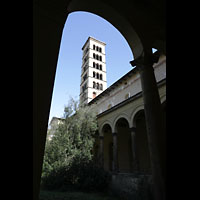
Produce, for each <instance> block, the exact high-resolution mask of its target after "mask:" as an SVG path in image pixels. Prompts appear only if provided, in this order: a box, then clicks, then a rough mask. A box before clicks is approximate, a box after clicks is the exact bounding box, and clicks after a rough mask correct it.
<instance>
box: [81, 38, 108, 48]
mask: <svg viewBox="0 0 200 200" xmlns="http://www.w3.org/2000/svg"><path fill="white" fill-rule="evenodd" d="M90 39H91V40H93V41H95V42H98V43H101V44H103V45H106V43H105V42H102V41H100V40H97V39H95V38H94V37H91V36H89V37H88V39H87V41H86V42H85V44H84V45H83V47H82V50H83V49H84V47H85V45H86V44H87V43H88V41H89V40H90Z"/></svg>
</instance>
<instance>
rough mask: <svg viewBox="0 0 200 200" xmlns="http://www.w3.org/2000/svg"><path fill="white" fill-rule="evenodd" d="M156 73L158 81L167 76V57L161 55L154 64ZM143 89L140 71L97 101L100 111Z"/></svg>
mask: <svg viewBox="0 0 200 200" xmlns="http://www.w3.org/2000/svg"><path fill="white" fill-rule="evenodd" d="M154 73H155V76H156V81H157V82H159V81H160V80H162V79H165V77H166V57H165V56H161V57H160V59H159V62H158V63H157V64H154ZM140 91H142V88H141V81H140V75H139V72H136V73H135V74H133V75H131V77H127V79H126V80H123V81H122V82H121V83H119V84H118V86H117V87H116V88H114V89H113V90H112V91H111V92H109V93H108V94H106V95H105V96H104V97H101V98H100V99H99V100H98V101H97V102H96V106H97V110H98V113H99V114H100V113H102V112H104V111H105V110H107V109H108V108H111V107H113V106H115V105H117V104H119V103H120V102H122V101H124V100H125V99H126V98H129V97H131V96H134V95H135V94H137V93H138V92H140Z"/></svg>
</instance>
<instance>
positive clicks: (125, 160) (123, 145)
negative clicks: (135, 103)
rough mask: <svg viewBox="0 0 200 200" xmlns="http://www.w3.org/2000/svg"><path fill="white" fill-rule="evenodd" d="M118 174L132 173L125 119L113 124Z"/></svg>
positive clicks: (128, 130) (128, 129)
mask: <svg viewBox="0 0 200 200" xmlns="http://www.w3.org/2000/svg"><path fill="white" fill-rule="evenodd" d="M115 130H116V136H117V155H118V170H119V172H125V173H129V172H131V171H132V151H131V132H130V127H129V123H128V121H127V119H125V118H119V119H118V120H117V122H116V124H115Z"/></svg>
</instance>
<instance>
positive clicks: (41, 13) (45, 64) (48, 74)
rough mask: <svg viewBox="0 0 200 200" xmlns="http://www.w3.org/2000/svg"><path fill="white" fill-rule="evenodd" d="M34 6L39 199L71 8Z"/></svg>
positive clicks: (35, 157) (35, 186)
mask: <svg viewBox="0 0 200 200" xmlns="http://www.w3.org/2000/svg"><path fill="white" fill-rule="evenodd" d="M40 4H42V2H41V1H37V2H36V1H35V2H34V6H33V199H34V200H38V199H39V190H40V179H41V172H42V163H43V155H44V149H45V140H46V133H47V127H48V118H49V111H50V105H51V97H52V91H53V84H54V78H55V72H56V65H57V59H58V53H59V47H60V41H61V36H62V31H63V27H64V24H65V21H66V19H67V12H66V11H65V13H64V12H63V15H61V12H58V10H57V9H56V8H54V7H51V6H50V4H48V6H45V5H40Z"/></svg>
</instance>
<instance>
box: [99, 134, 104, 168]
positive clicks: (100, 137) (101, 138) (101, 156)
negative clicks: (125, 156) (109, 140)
mask: <svg viewBox="0 0 200 200" xmlns="http://www.w3.org/2000/svg"><path fill="white" fill-rule="evenodd" d="M99 143H100V155H99V159H100V160H99V161H100V165H101V167H104V137H103V136H99Z"/></svg>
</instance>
